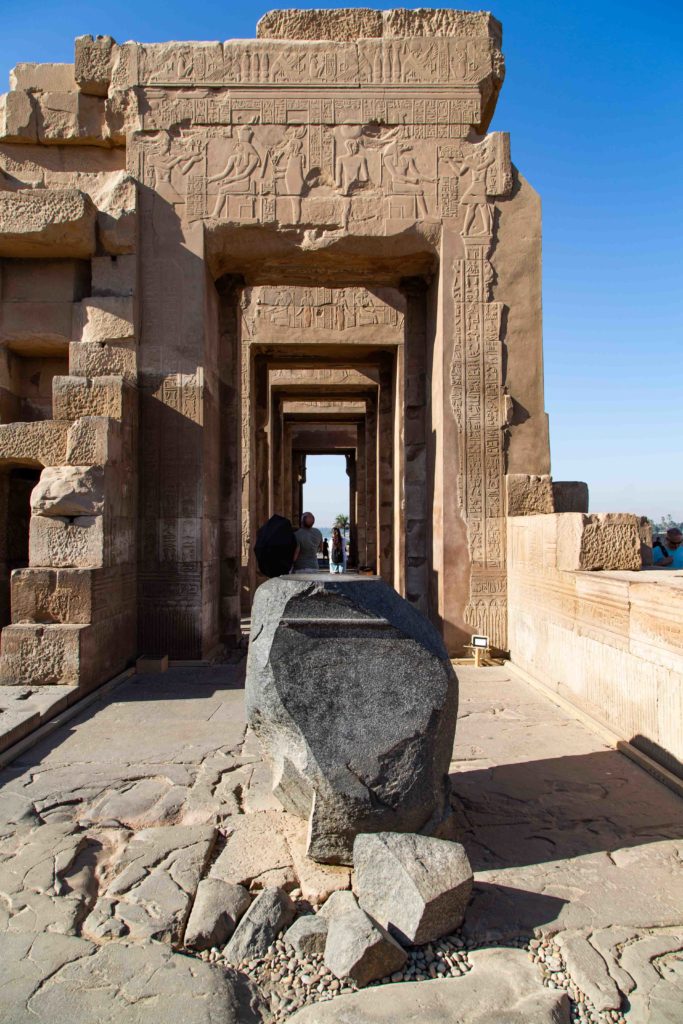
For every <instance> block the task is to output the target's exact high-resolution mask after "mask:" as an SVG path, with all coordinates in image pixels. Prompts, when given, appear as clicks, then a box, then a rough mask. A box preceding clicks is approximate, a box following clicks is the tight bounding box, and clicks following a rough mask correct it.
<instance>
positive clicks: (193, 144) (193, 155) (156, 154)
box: [149, 132, 204, 206]
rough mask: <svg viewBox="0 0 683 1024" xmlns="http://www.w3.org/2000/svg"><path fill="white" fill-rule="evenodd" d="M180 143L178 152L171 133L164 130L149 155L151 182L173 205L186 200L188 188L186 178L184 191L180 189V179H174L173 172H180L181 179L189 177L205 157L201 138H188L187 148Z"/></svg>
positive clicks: (158, 192)
mask: <svg viewBox="0 0 683 1024" xmlns="http://www.w3.org/2000/svg"><path fill="white" fill-rule="evenodd" d="M180 145H181V151H180V152H177V147H173V139H172V137H171V135H170V134H169V133H168V132H163V133H162V134H161V137H160V138H159V139H158V140H157V141H156V142H155V143H153V146H152V149H151V152H150V155H149V167H150V169H151V175H150V176H151V181H150V182H149V184H150V185H151V187H152V188H153V189H154V191H155V192H156V193H157V195H159V196H161V198H162V199H165V200H166V202H167V203H170V204H171V205H172V206H176V205H178V204H182V203H184V202H185V199H186V190H187V181H186V180H185V182H184V189H183V191H182V192H181V191H180V190H179V188H178V181H179V179H178V178H177V177H176V178H175V180H174V173H173V172H174V171H177V172H178V174H179V175H180V180H182V179H187V176H188V175H189V173H190V171H191V170H192V168H193V167H195V166H196V165H197V164H199V163H200V161H201V160H202V159H203V149H204V146H203V142H202V140H201V139H200V138H196V137H195V138H192V139H190V140H188V144H187V148H186V147H185V146H184V145H182V143H181V144H180ZM174 150H175V151H174ZM188 150H189V152H188Z"/></svg>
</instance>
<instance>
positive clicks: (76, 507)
mask: <svg viewBox="0 0 683 1024" xmlns="http://www.w3.org/2000/svg"><path fill="white" fill-rule="evenodd" d="M103 508H104V468H103V467H102V466H50V467H48V468H47V469H44V470H43V472H42V473H41V474H40V481H39V483H38V484H37V486H36V487H34V488H33V491H32V492H31V512H32V514H33V515H34V516H98V515H101V514H102V510H103Z"/></svg>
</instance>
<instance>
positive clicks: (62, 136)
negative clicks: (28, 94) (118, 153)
mask: <svg viewBox="0 0 683 1024" xmlns="http://www.w3.org/2000/svg"><path fill="white" fill-rule="evenodd" d="M36 106H37V125H38V142H40V143H43V144H49V143H74V142H78V143H80V144H81V145H85V144H89V145H94V146H98V145H99V146H101V145H108V139H107V134H108V133H107V127H106V122H105V116H104V113H105V112H104V100H101V99H98V98H97V97H96V96H85V95H83V94H82V93H80V92H78V91H76V90H74V91H73V92H42V93H38V94H37V96H36Z"/></svg>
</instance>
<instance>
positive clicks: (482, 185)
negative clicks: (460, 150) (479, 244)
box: [459, 143, 495, 236]
mask: <svg viewBox="0 0 683 1024" xmlns="http://www.w3.org/2000/svg"><path fill="white" fill-rule="evenodd" d="M494 162H495V156H494V155H493V154H492V153H490V152H489V149H488V146H487V145H486V143H482V144H481V145H479V146H477V147H476V148H475V151H474V153H473V154H472V155H471V156H470V157H468V158H467V159H465V161H464V162H463V164H462V165H461V167H460V172H459V173H460V177H462V176H463V175H465V174H468V173H469V174H470V181H469V184H468V186H467V188H466V189H465V191H464V192H463V193H462V195H461V197H460V204H461V205H462V206H464V207H465V222H464V224H463V229H462V233H463V235H469V234H479V235H489V236H490V235H491V234H492V232H493V213H492V208H491V204H490V203H489V200H488V196H487V194H486V175H487V171H488V169H489V167H491V165H492V164H493V163H494ZM477 212H478V213H479V218H480V223H481V229H480V230H479V231H472V228H473V226H474V222H475V218H476V216H477Z"/></svg>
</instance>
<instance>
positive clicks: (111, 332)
mask: <svg viewBox="0 0 683 1024" xmlns="http://www.w3.org/2000/svg"><path fill="white" fill-rule="evenodd" d="M81 310H82V328H81V341H86V342H87V341H121V340H125V339H127V338H133V337H134V336H135V324H134V311H133V299H132V298H130V297H128V298H121V297H119V296H108V297H105V298H90V299H84V300H83V301H82V302H81Z"/></svg>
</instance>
